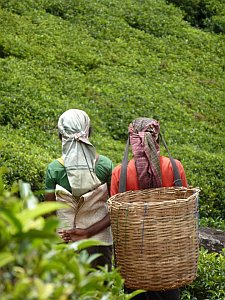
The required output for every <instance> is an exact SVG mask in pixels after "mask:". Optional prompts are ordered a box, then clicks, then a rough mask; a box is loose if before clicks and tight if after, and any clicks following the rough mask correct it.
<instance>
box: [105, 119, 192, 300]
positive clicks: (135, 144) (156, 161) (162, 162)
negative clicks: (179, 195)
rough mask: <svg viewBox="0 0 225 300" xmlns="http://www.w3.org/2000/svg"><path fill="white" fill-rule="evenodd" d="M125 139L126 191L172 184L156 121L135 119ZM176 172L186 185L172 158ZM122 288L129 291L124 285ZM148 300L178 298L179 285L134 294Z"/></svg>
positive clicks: (115, 186)
mask: <svg viewBox="0 0 225 300" xmlns="http://www.w3.org/2000/svg"><path fill="white" fill-rule="evenodd" d="M128 132H129V143H130V145H131V148H132V154H133V157H132V159H131V160H130V161H129V162H128V165H127V171H126V176H127V178H126V191H129V190H132V191H135V190H140V189H149V188H159V187H172V186H174V172H173V167H172V165H171V161H170V159H169V158H168V157H165V156H161V155H160V147H159V134H160V125H159V122H158V121H157V120H154V119H150V118H138V119H135V120H134V121H133V122H132V123H131V124H130V125H129V127H128ZM175 163H176V166H177V168H178V170H179V173H180V178H181V181H182V186H183V187H187V180H186V175H185V171H184V168H183V166H182V164H181V162H180V161H179V160H175ZM120 174H121V165H119V166H117V167H115V168H114V170H113V172H112V180H111V190H110V192H111V196H113V195H115V194H117V193H119V183H120ZM125 292H126V293H130V292H132V290H131V289H128V288H126V286H125ZM132 299H135V300H139V299H143V300H144V299H147V300H148V299H149V300H179V299H180V295H179V289H174V290H167V291H147V292H145V293H141V294H139V295H137V296H135V297H134V298H132Z"/></svg>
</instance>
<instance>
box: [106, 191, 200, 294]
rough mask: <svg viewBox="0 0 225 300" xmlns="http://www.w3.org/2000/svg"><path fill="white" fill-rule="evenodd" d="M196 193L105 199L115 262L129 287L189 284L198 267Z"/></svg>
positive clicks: (130, 193)
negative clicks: (109, 219) (108, 212)
mask: <svg viewBox="0 0 225 300" xmlns="http://www.w3.org/2000/svg"><path fill="white" fill-rule="evenodd" d="M198 194H199V190H198V189H192V188H189V189H186V188H175V187H174V188H157V189H149V190H141V191H128V192H125V193H120V194H117V195H115V196H112V197H111V198H110V199H109V200H108V204H109V208H110V215H111V224H112V231H113V239H114V245H115V260H116V264H117V266H118V267H119V268H120V272H121V275H122V277H123V278H124V279H125V285H126V287H127V288H131V289H144V290H149V291H162V290H167V289H173V288H178V287H181V286H183V285H186V284H189V283H191V282H192V281H193V280H194V279H195V277H196V272H197V264H198V252H199V249H198V245H199V239H198Z"/></svg>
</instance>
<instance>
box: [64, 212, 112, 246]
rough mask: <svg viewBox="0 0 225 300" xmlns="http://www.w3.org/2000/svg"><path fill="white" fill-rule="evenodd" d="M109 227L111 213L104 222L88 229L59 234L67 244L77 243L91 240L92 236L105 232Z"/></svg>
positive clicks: (65, 231)
mask: <svg viewBox="0 0 225 300" xmlns="http://www.w3.org/2000/svg"><path fill="white" fill-rule="evenodd" d="M108 226H110V216H109V213H108V214H107V215H106V216H105V217H104V218H103V219H102V220H100V221H98V222H96V223H94V224H93V225H91V226H90V227H88V228H86V229H80V228H76V229H69V230H61V231H60V232H59V234H60V236H61V238H62V239H63V240H64V241H65V242H76V241H79V240H83V239H87V238H91V237H92V236H94V235H96V234H98V233H99V232H101V231H103V230H104V229H105V228H107V227H108Z"/></svg>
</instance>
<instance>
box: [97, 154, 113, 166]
mask: <svg viewBox="0 0 225 300" xmlns="http://www.w3.org/2000/svg"><path fill="white" fill-rule="evenodd" d="M97 163H106V164H112V160H111V159H110V158H109V157H107V156H105V155H102V154H99V155H98V159H97Z"/></svg>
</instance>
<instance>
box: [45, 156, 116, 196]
mask: <svg viewBox="0 0 225 300" xmlns="http://www.w3.org/2000/svg"><path fill="white" fill-rule="evenodd" d="M112 170H113V163H112V161H111V160H110V159H109V158H108V157H106V156H104V155H99V157H98V160H97V162H96V165H95V173H96V175H97V177H98V179H99V180H100V181H101V183H105V182H107V185H108V188H109V189H110V183H111V175H112ZM57 184H58V185H60V186H62V187H63V188H65V189H66V190H67V191H69V192H72V190H71V187H70V184H69V180H68V177H67V174H66V169H65V167H64V166H63V165H62V164H61V163H60V162H59V161H58V160H57V159H56V160H54V161H53V162H51V163H50V164H49V165H48V167H47V171H46V177H45V190H46V191H53V190H55V187H56V185H57Z"/></svg>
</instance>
